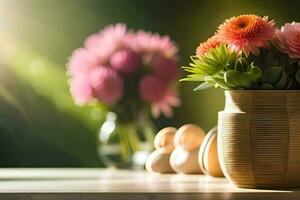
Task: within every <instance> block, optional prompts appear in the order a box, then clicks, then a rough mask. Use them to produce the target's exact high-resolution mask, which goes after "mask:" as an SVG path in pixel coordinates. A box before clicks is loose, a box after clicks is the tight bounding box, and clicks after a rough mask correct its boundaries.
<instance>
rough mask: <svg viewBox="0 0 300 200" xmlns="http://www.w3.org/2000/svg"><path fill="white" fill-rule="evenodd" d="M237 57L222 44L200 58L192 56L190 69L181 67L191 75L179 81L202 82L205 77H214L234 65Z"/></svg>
mask: <svg viewBox="0 0 300 200" xmlns="http://www.w3.org/2000/svg"><path fill="white" fill-rule="evenodd" d="M237 57H238V55H237V54H236V53H235V52H231V51H229V50H228V49H227V47H226V46H225V45H223V44H222V45H220V46H219V47H216V48H213V49H210V50H209V52H207V53H205V54H204V55H202V56H192V57H191V60H192V63H190V67H182V68H183V69H184V70H185V71H187V72H189V73H191V74H190V75H188V76H187V77H186V78H184V79H181V81H203V79H204V77H205V76H214V75H216V74H218V73H219V72H220V71H225V70H226V67H228V66H232V63H235V60H236V59H237ZM233 65H234V64H233Z"/></svg>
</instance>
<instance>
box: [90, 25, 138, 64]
mask: <svg viewBox="0 0 300 200" xmlns="http://www.w3.org/2000/svg"><path fill="white" fill-rule="evenodd" d="M132 39H133V37H132V34H130V33H127V29H126V25H125V24H116V25H110V26H108V27H106V28H104V30H102V31H101V32H99V33H96V34H94V35H91V36H90V37H88V38H87V40H86V41H85V47H86V49H87V50H88V51H90V52H91V53H92V54H94V55H96V56H97V57H98V59H99V61H100V64H106V63H107V62H108V60H109V58H110V56H111V55H112V54H113V53H114V52H115V51H117V50H119V49H122V48H126V47H127V46H128V44H130V43H133V41H131V40H132Z"/></svg>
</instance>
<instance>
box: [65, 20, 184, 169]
mask: <svg viewBox="0 0 300 200" xmlns="http://www.w3.org/2000/svg"><path fill="white" fill-rule="evenodd" d="M177 51H178V48H177V46H176V45H175V43H174V42H173V41H171V40H170V39H169V37H168V36H160V35H158V34H152V33H150V32H145V31H143V30H139V31H136V32H134V31H132V30H127V29H126V26H125V25H124V24H116V25H110V26H108V27H106V28H104V29H103V30H102V31H100V32H99V33H96V34H94V35H91V36H90V37H88V38H87V40H86V41H85V43H84V47H83V48H79V49H76V50H75V51H74V53H73V55H72V56H71V58H70V61H69V64H68V74H69V75H70V91H71V94H72V96H73V97H74V100H75V102H76V103H77V104H79V105H84V104H89V103H94V102H97V103H99V104H101V105H102V106H104V107H105V108H106V109H107V110H108V111H109V112H108V113H109V114H108V115H107V121H106V122H105V123H104V124H103V126H101V127H100V135H99V140H100V143H101V145H100V150H99V152H100V154H101V155H102V156H103V155H110V156H103V157H104V158H103V159H104V161H107V162H106V163H107V164H108V165H110V164H113V165H118V164H119V163H120V166H121V167H122V166H131V165H132V159H134V158H133V157H134V153H136V152H138V151H142V150H143V149H142V145H141V144H140V143H139V142H138V141H139V137H138V135H139V134H144V132H146V131H145V130H138V128H141V127H143V128H147V127H149V126H150V125H149V124H151V122H150V120H149V119H148V118H149V113H150V112H151V113H152V115H153V116H154V117H159V115H160V114H161V113H162V114H164V115H165V116H167V117H171V116H172V107H176V106H179V104H180V100H179V98H178V97H177V92H176V87H175V86H176V85H175V83H176V80H177V79H178V75H179V74H178V72H179V71H178V67H177ZM148 125H149V126H148ZM145 138H147V136H145V137H144V139H145ZM148 139H149V137H148ZM151 139H152V138H151V137H150V140H151ZM149 142H150V141H149ZM111 143H113V145H108V144H111ZM149 144H150V146H151V142H150V143H149ZM149 148H150V147H149ZM149 150H151V149H149ZM118 160H121V161H124V163H122V162H118ZM139 160H141V158H139ZM113 161H115V163H114V162H113ZM141 165H143V163H141Z"/></svg>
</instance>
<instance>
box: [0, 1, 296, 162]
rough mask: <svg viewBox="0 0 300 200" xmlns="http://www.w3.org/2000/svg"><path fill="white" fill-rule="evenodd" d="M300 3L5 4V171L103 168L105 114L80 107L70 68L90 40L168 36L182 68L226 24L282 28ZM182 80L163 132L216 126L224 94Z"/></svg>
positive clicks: (0, 55)
mask: <svg viewBox="0 0 300 200" xmlns="http://www.w3.org/2000/svg"><path fill="white" fill-rule="evenodd" d="M299 8H300V1H297V0H295V1H287V0H284V1H279V0H277V1H276V0H268V1H267V0H265V1H263V0H251V1H250V0H239V1H237V0H222V1H221V0H219V1H218V0H209V1H208V0H207V1H200V0H197V1H193V0H187V1H183V0H182V1H181V0H178V1H168V0H164V1H163V0H98V1H96V0H18V1H17V0H0V83H1V86H0V166H2V167H10V166H20V167H21V166H22V167H31V166H32V167H44V166H45V167H46V166H58V167H59V166H65V167H68V166H69V167H71V166H72V167H95V166H103V165H102V162H101V160H99V158H98V156H97V153H96V148H95V147H96V137H97V135H96V133H97V129H98V127H99V124H100V122H101V120H103V115H104V114H103V113H102V112H101V110H99V109H97V108H92V107H77V106H76V105H74V103H73V101H72V98H71V96H70V94H69V91H68V85H67V78H66V75H65V65H66V63H67V60H68V57H69V56H70V55H71V53H72V51H73V50H74V49H75V48H78V47H80V46H82V44H83V41H84V40H85V38H86V37H87V36H89V35H90V34H92V33H95V32H97V31H99V30H100V29H102V28H103V27H104V26H106V25H108V24H112V23H117V22H124V23H126V24H127V25H128V27H129V28H132V29H145V30H148V31H153V32H158V33H160V34H168V35H170V37H171V38H172V39H173V40H174V41H176V43H177V44H178V45H179V47H180V58H181V64H187V63H188V62H189V55H192V54H194V49H195V47H196V46H197V45H198V43H199V42H200V41H204V40H206V39H207V38H208V37H210V36H211V35H212V34H213V33H214V32H215V30H216V28H217V26H218V25H219V24H220V23H222V22H223V21H224V19H226V18H229V17H231V16H235V15H239V14H243V13H253V14H258V15H262V16H264V15H268V16H269V17H270V18H271V19H275V20H276V22H277V25H278V26H281V25H283V24H284V23H285V22H291V21H300V12H299ZM193 87H195V84H193V83H181V84H180V91H181V98H182V100H183V104H182V106H181V108H179V109H176V112H175V116H174V118H173V119H164V118H160V119H158V120H156V124H157V127H158V128H160V127H163V126H169V125H172V126H177V127H178V126H180V125H182V124H184V123H197V124H199V125H201V126H202V127H203V128H204V129H205V130H208V129H209V128H211V127H213V126H214V125H215V124H216V123H217V112H218V111H219V110H222V109H223V106H224V97H223V91H222V90H218V89H209V90H206V91H200V92H197V93H194V92H193V91H192V89H193Z"/></svg>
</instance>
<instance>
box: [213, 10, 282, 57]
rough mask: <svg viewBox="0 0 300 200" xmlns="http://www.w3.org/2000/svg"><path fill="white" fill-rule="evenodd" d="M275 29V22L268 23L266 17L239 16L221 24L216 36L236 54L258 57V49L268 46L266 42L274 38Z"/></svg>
mask: <svg viewBox="0 0 300 200" xmlns="http://www.w3.org/2000/svg"><path fill="white" fill-rule="evenodd" d="M275 29H276V28H275V22H274V21H273V20H272V21H268V17H263V18H262V17H259V16H257V15H240V16H238V17H232V18H230V19H228V20H226V21H225V22H224V23H223V24H221V25H220V26H219V29H218V32H217V35H218V36H219V38H220V41H221V42H222V43H225V44H228V46H229V48H230V49H232V50H234V51H236V52H243V53H244V54H245V55H249V53H250V52H252V53H253V54H255V55H258V54H259V47H266V46H268V41H269V40H272V39H273V38H274V34H275Z"/></svg>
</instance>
